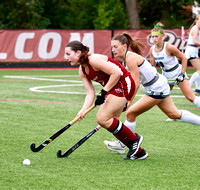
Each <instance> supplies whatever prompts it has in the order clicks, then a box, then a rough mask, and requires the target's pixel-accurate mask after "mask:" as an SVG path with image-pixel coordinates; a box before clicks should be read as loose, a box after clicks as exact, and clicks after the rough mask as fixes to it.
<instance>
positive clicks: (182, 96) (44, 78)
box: [3, 75, 185, 98]
mask: <svg viewBox="0 0 200 190" xmlns="http://www.w3.org/2000/svg"><path fill="white" fill-rule="evenodd" d="M3 77H4V78H14V79H29V80H40V81H41V80H42V81H54V82H72V83H79V84H64V85H49V86H36V87H31V88H29V90H30V91H32V92H40V93H45V92H46V93H47V92H48V93H60V94H84V95H85V94H86V93H85V92H77V91H76V92H70V91H57V90H43V89H47V88H58V87H67V86H71V87H73V86H74V87H76V86H83V83H82V81H78V80H67V79H50V78H51V77H57V78H58V77H79V75H43V76H39V77H37V76H7V75H5V76H3ZM48 77H50V78H48ZM93 84H94V85H99V84H98V83H96V82H94V83H93ZM77 89H78V88H76V90H77ZM173 90H180V88H179V87H174V88H173ZM173 90H172V91H173ZM143 95H144V94H136V96H143ZM171 97H173V98H185V96H184V95H173V93H172V95H171Z"/></svg>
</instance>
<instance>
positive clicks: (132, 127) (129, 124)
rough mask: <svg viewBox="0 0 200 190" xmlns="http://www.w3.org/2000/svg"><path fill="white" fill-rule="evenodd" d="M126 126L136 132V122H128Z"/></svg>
mask: <svg viewBox="0 0 200 190" xmlns="http://www.w3.org/2000/svg"><path fill="white" fill-rule="evenodd" d="M124 125H126V126H127V127H128V128H129V129H130V130H131V131H132V132H133V131H134V130H135V126H136V121H133V122H131V121H128V120H126V121H125V122H124Z"/></svg>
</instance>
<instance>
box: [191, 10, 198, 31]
mask: <svg viewBox="0 0 200 190" xmlns="http://www.w3.org/2000/svg"><path fill="white" fill-rule="evenodd" d="M199 18H200V14H199V15H197V16H196V17H195V20H194V22H193V23H192V24H191V26H190V28H189V30H191V28H192V27H193V26H194V25H195V24H196V22H197V20H198V19H199Z"/></svg>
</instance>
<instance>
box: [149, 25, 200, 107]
mask: <svg viewBox="0 0 200 190" xmlns="http://www.w3.org/2000/svg"><path fill="white" fill-rule="evenodd" d="M161 26H162V27H163V25H162V24H161V23H158V24H156V25H155V27H154V28H153V29H152V31H151V38H152V41H153V43H154V45H153V46H152V47H151V49H150V62H151V64H152V65H154V66H156V64H158V65H159V66H160V67H161V69H162V74H163V75H164V76H165V77H166V78H167V79H168V80H170V79H176V80H175V81H168V83H169V85H170V90H172V89H173V87H174V85H175V84H177V85H178V86H179V88H180V89H181V91H182V93H183V94H184V96H185V97H186V98H187V99H188V100H189V101H190V102H192V103H194V104H195V105H196V106H197V107H198V108H200V97H197V96H195V94H194V92H193V91H192V88H191V86H190V83H189V81H188V78H187V74H186V72H185V71H186V69H187V58H186V57H185V55H184V54H183V53H182V52H181V51H180V50H179V49H178V48H177V47H175V46H174V45H172V44H170V43H168V42H164V41H163V37H164V36H165V33H164V30H163V28H162V27H161ZM177 58H178V59H179V60H180V61H181V63H182V64H179V62H178V59H177Z"/></svg>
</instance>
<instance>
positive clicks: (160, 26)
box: [153, 23, 163, 30]
mask: <svg viewBox="0 0 200 190" xmlns="http://www.w3.org/2000/svg"><path fill="white" fill-rule="evenodd" d="M153 25H154V28H159V29H161V30H163V28H162V27H161V26H156V25H155V24H154V23H153Z"/></svg>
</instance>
